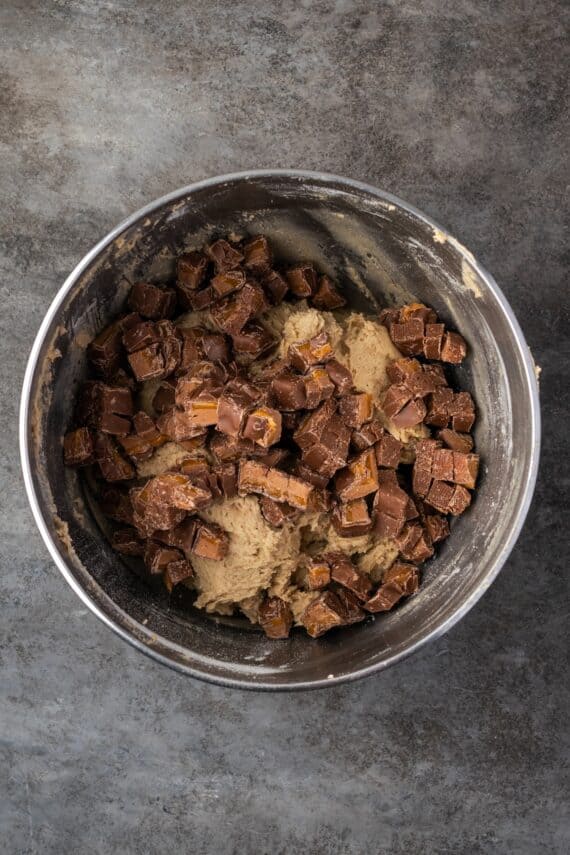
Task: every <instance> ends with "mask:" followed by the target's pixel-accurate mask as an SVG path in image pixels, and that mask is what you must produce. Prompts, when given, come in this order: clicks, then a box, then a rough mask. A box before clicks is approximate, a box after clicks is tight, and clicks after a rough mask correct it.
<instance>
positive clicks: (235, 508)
mask: <svg viewBox="0 0 570 855" xmlns="http://www.w3.org/2000/svg"><path fill="white" fill-rule="evenodd" d="M202 516H203V518H204V519H205V520H207V521H208V522H214V523H217V524H218V525H220V526H222V527H223V528H224V529H225V530H226V531H227V532H228V534H229V536H230V547H229V551H228V554H227V555H226V557H225V558H224V559H222V561H212V560H210V559H208V558H196V557H193V558H192V564H193V567H194V572H195V574H196V578H195V587H196V589H197V591H198V598H197V600H196V605H197V606H198V608H205V609H206V611H208V612H213V611H219V610H220V606H228V605H230V606H234V605H236V604H237V603H239V602H241V601H242V600H247V599H249V598H250V597H254V596H255V595H256V594H259V593H260V592H261V591H263V590H265V589H266V588H268V587H269V585H270V583H271V579H272V577H273V576H274V574H275V573H277V572H278V571H279V570H280V568H284V570H283V572H285V573H287V574H288V575H289V576H290V575H291V574H292V573H293V571H294V570H295V567H296V566H297V558H298V554H299V545H300V536H299V532H298V531H295V530H294V529H291V528H287V527H284V528H282V529H274V528H271V526H269V525H268V524H267V523H266V522H265V520H264V518H263V516H262V514H261V511H260V509H259V503H258V501H257V499H256V498H254V497H253V496H245V497H244V498H239V497H238V498H235V499H228V500H226V501H225V502H219V503H216V504H214V505H212V507H210V508H207V509H206V510H205V511H204V512H203V513H202Z"/></svg>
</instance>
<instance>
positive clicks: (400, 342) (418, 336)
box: [390, 318, 425, 356]
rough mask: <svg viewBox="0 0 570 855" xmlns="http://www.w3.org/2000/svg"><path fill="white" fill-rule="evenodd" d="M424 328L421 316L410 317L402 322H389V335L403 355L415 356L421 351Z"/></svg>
mask: <svg viewBox="0 0 570 855" xmlns="http://www.w3.org/2000/svg"><path fill="white" fill-rule="evenodd" d="M424 330H425V328H424V322H423V321H422V319H421V318H410V320H409V321H404V323H397V324H391V325H390V337H391V339H392V341H393V342H394V344H395V345H396V347H397V348H398V350H400V351H401V352H402V353H403V354H404V355H405V356H417V355H418V354H420V353H423V340H424Z"/></svg>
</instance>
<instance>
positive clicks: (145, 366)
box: [128, 344, 165, 383]
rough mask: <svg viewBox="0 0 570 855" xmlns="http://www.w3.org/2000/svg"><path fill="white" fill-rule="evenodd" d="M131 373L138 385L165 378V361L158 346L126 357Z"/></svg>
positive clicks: (151, 346)
mask: <svg viewBox="0 0 570 855" xmlns="http://www.w3.org/2000/svg"><path fill="white" fill-rule="evenodd" d="M128 360H129V365H130V366H131V371H132V372H133V374H134V375H135V377H136V379H137V380H138V381H139V383H142V382H143V381H145V380H154V379H159V378H161V377H164V376H165V371H164V369H165V361H164V356H163V355H162V350H161V347H160V344H152V345H150V346H149V347H143V348H142V349H141V350H137V351H136V352H135V353H130V354H129V356H128Z"/></svg>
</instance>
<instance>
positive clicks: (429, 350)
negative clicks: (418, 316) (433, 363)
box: [424, 324, 445, 359]
mask: <svg viewBox="0 0 570 855" xmlns="http://www.w3.org/2000/svg"><path fill="white" fill-rule="evenodd" d="M444 333H445V326H444V325H443V324H426V331H425V336H424V356H425V358H426V359H441V349H442V347H443V336H444Z"/></svg>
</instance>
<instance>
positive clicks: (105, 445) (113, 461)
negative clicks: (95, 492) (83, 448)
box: [95, 433, 135, 481]
mask: <svg viewBox="0 0 570 855" xmlns="http://www.w3.org/2000/svg"><path fill="white" fill-rule="evenodd" d="M95 459H96V461H97V463H98V464H99V469H100V470H101V475H102V477H103V479H104V480H105V481H128V480H129V478H134V476H135V470H134V468H133V466H132V464H131V463H129V462H128V460H125V458H124V457H123V456H122V454H121V453H120V451H119V449H118V448H117V445H116V443H115V442H114V440H113V439H112V438H111V437H110V436H108V435H107V434H103V433H99V434H97V437H96V438H95Z"/></svg>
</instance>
